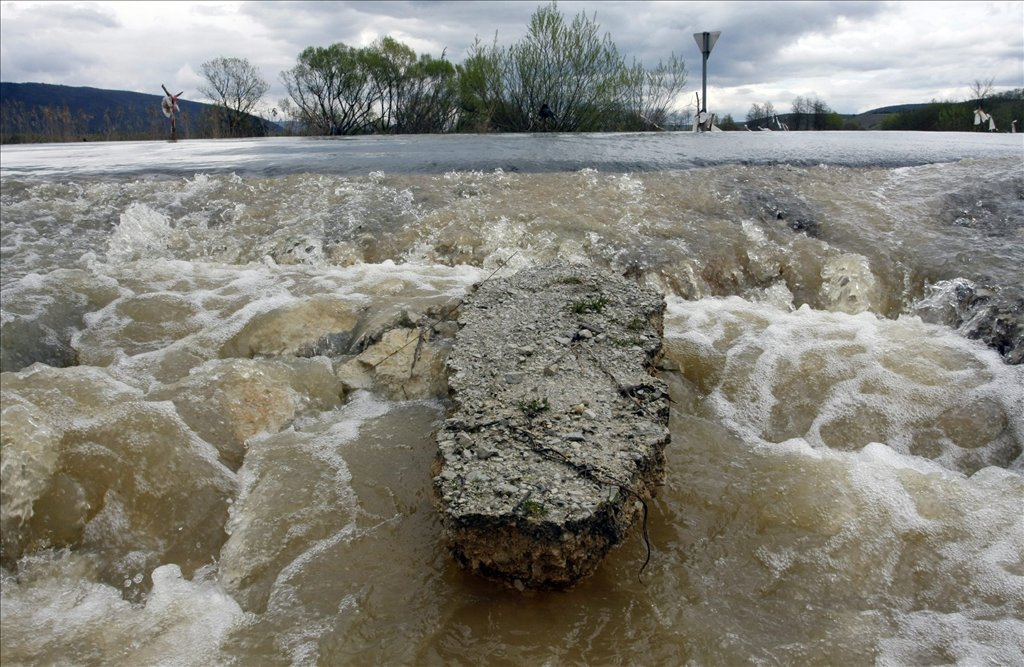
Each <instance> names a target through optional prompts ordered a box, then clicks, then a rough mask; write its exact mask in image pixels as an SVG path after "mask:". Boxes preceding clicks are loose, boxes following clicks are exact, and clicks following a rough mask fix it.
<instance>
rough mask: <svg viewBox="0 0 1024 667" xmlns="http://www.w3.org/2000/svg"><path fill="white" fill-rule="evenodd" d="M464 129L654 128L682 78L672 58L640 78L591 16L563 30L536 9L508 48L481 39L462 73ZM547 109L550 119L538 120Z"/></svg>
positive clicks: (548, 12) (553, 15) (550, 12)
mask: <svg viewBox="0 0 1024 667" xmlns="http://www.w3.org/2000/svg"><path fill="white" fill-rule="evenodd" d="M460 77H461V81H460V91H461V97H462V111H463V113H464V114H465V118H464V121H463V125H462V127H463V128H472V129H476V130H487V129H495V130H498V131H506V132H510V131H511V132H522V131H531V130H540V129H547V130H559V131H595V130H600V129H620V128H622V127H623V126H624V124H633V125H637V126H640V127H644V126H646V127H649V126H650V125H656V124H657V121H656V120H655V119H654V118H652V116H656V117H657V118H660V119H664V118H665V117H667V115H668V105H669V103H670V102H671V101H672V100H674V99H675V97H676V95H678V93H679V92H681V90H682V86H683V85H684V84H685V80H686V70H685V67H684V64H683V61H682V60H681V59H678V58H676V57H675V56H674V55H673V57H672V58H671V59H670V60H669V61H668V62H667V63H659V66H658V67H657V68H655V69H653V70H650V71H649V72H648V71H645V70H644V69H643V67H642V66H641V65H639V64H637V63H634V64H633V65H632V66H627V65H626V64H625V62H624V61H623V59H622V57H621V56H620V55H619V52H618V49H617V48H616V47H615V44H614V42H612V39H611V36H610V35H608V34H605V35H604V36H603V37H602V36H600V35H599V25H598V24H597V22H596V15H595V16H587V15H586V14H585V13H582V14H578V15H577V16H576V17H575V18H574V19H573V20H572V22H571V23H569V22H566V20H565V19H564V18H563V16H562V14H561V13H560V12H559V11H558V8H557V4H556V3H554V2H552V3H551V4H550V5H547V6H544V7H539V8H538V9H537V11H536V12H534V14H533V16H532V17H531V18H530V24H529V26H528V28H527V34H526V36H525V37H524V38H523V39H522V40H521V41H519V42H517V43H515V44H513V45H512V46H510V47H508V48H501V47H499V46H498V43H497V36H495V40H494V43H493V44H492V45H490V46H488V45H484V44H483V43H481V42H480V40H479V39H477V41H476V42H475V43H474V44H473V46H472V47H470V53H469V57H468V58H467V59H466V61H465V63H464V65H463V67H462V69H461V70H460ZM543 105H548V108H549V109H550V111H551V112H552V113H551V114H550V115H547V116H541V115H540V114H539V111H540V109H541V107H542V106H543Z"/></svg>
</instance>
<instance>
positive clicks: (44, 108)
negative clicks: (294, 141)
mask: <svg viewBox="0 0 1024 667" xmlns="http://www.w3.org/2000/svg"><path fill="white" fill-rule="evenodd" d="M172 92H177V91H172ZM163 97H164V96H163V95H158V94H154V95H147V94H145V93H134V92H130V91H126V90H105V89H101V88H89V87H75V86H58V85H52V84H48V83H9V82H0V111H2V114H0V140H2V141H3V142H4V143H12V142H19V141H81V140H114V139H156V138H166V137H167V136H168V134H169V132H170V129H169V122H168V120H167V118H166V117H165V116H164V115H163V112H162V111H161V108H160V102H161V100H162V99H163ZM178 107H179V109H180V110H181V111H180V113H179V114H178V115H177V116H176V117H175V124H176V127H177V133H178V137H179V138H181V139H188V138H199V137H215V136H222V134H223V133H222V132H220V128H219V121H218V118H219V116H218V110H217V107H215V106H214V105H212V104H204V103H202V102H193V101H191V100H186V99H179V100H178ZM249 119H250V121H251V126H250V128H248V129H249V130H251V131H250V132H249V134H250V135H264V134H268V133H275V132H279V131H281V128H280V127H279V126H278V125H276V124H274V123H270V122H269V121H266V120H264V119H262V118H257V117H255V116H250V117H249Z"/></svg>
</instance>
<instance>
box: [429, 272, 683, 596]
mask: <svg viewBox="0 0 1024 667" xmlns="http://www.w3.org/2000/svg"><path fill="white" fill-rule="evenodd" d="M664 308H665V304H664V299H663V298H662V296H661V295H660V294H658V293H656V292H654V291H653V290H650V289H647V288H645V287H641V286H640V285H638V284H636V283H635V282H631V281H628V280H626V279H624V278H621V277H619V276H616V275H614V274H611V273H607V272H603V271H600V270H597V269H594V268H591V267H587V266H582V265H573V264H567V263H559V264H553V265H548V266H542V267H537V268H532V269H527V270H524V271H521V272H519V273H518V274H516V275H514V276H512V277H510V278H506V279H491V280H489V281H486V282H485V283H484V284H483V285H481V286H480V287H479V288H478V289H477V290H476V291H475V292H473V293H472V294H470V295H469V296H468V297H467V298H466V300H465V301H464V303H463V304H462V306H461V309H460V315H459V326H460V330H459V332H458V334H457V336H456V341H455V345H454V347H453V349H452V351H451V353H450V355H449V357H448V362H447V372H448V386H449V392H450V395H451V397H452V399H453V402H454V407H453V409H452V411H451V413H450V415H449V417H448V418H447V420H446V421H445V423H444V425H443V427H442V428H441V429H440V430H439V432H438V434H437V457H436V459H435V464H434V475H435V477H434V488H435V492H436V497H437V502H438V507H439V509H440V513H441V519H442V524H443V526H444V530H445V534H446V537H447V539H448V542H449V545H450V547H451V550H452V553H453V555H454V556H455V558H456V559H457V560H458V561H459V562H460V563H461V564H462V565H464V566H465V567H467V568H469V569H470V570H472V571H474V572H476V573H478V574H481V575H483V576H485V577H488V578H491V579H497V580H500V581H504V582H506V583H509V584H512V585H514V586H516V587H519V588H522V587H527V588H564V587H567V586H571V585H573V584H574V583H576V582H577V581H579V580H580V579H582V578H583V577H585V576H587V575H589V574H590V573H592V572H593V571H594V570H595V569H596V568H597V566H598V565H599V563H600V562H601V560H602V559H603V557H604V556H605V555H606V554H607V552H608V550H609V549H610V548H611V547H612V546H614V545H616V544H618V543H619V542H621V541H622V540H623V539H624V537H625V536H626V535H627V534H628V531H629V529H630V528H631V526H632V525H633V524H634V523H635V522H636V520H637V519H638V518H639V517H640V516H641V515H642V514H643V504H642V502H641V499H642V500H643V501H646V500H649V499H650V498H651V497H652V496H653V495H654V492H655V487H656V486H657V484H659V483H660V481H661V479H662V477H663V466H664V457H663V449H664V447H665V445H666V444H667V443H668V440H669V433H668V414H669V409H668V393H667V390H666V388H665V386H664V384H663V383H662V381H661V380H660V379H658V378H657V377H656V376H655V375H654V372H655V371H654V366H655V364H656V363H657V361H658V358H659V356H660V352H661V334H662V315H663V312H664Z"/></svg>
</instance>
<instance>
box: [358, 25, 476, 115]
mask: <svg viewBox="0 0 1024 667" xmlns="http://www.w3.org/2000/svg"><path fill="white" fill-rule="evenodd" d="M361 56H362V59H363V63H364V65H365V67H366V71H367V74H368V76H369V79H370V88H371V90H372V94H373V97H374V99H375V105H376V113H375V118H374V125H375V129H376V130H378V131H380V132H392V133H398V134H401V133H420V132H443V131H445V130H448V129H450V127H451V125H452V123H453V119H454V116H455V113H456V112H457V110H458V107H457V104H458V100H457V90H458V86H457V80H456V70H455V67H454V65H452V64H451V63H449V62H448V61H447V60H445V58H444V54H442V55H441V58H440V59H434V58H433V57H431V56H429V55H426V54H424V55H421V56H419V58H417V56H416V53H415V52H414V51H413V50H412V49H411V48H409V47H408V46H406V45H405V44H402V43H401V42H399V41H397V40H396V39H394V38H392V37H382V38H381V39H378V40H377V41H375V42H374V43H373V44H371V45H370V46H368V47H366V48H364V49H362V51H361Z"/></svg>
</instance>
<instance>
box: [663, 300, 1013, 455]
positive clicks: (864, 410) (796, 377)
mask: <svg viewBox="0 0 1024 667" xmlns="http://www.w3.org/2000/svg"><path fill="white" fill-rule="evenodd" d="M666 338H668V339H669V348H670V350H672V349H679V350H683V352H675V353H676V354H680V353H681V354H683V358H680V359H677V361H678V362H679V363H680V364H681V366H682V367H683V373H684V375H685V374H686V372H687V368H690V369H692V370H691V372H697V371H696V369H699V368H701V366H702V365H703V366H707V365H708V364H710V365H711V366H712V372H713V373H715V377H717V378H718V379H717V381H716V382H715V384H714V386H713V387H712V388H711V390H710V394H709V396H708V397H707V399H706V402H705V404H706V405H707V406H708V407H709V408H711V409H712V410H713V412H714V413H715V414H716V416H717V417H718V418H719V419H721V421H722V422H723V423H724V424H726V425H727V426H728V427H729V428H730V429H732V430H733V431H734V432H736V433H737V434H739V435H740V436H741V437H742V438H743V439H744V440H746V441H748V442H750V443H777V442H779V441H782V440H787V439H789V438H794V437H798V438H805V439H806V440H807V441H808V442H810V443H811V444H812V445H813V446H815V447H828V446H832V447H837V448H840V449H860V448H862V447H864V446H866V445H868V444H869V443H870V442H871V441H881V442H884V443H885V444H886V445H887V446H888V447H890V448H892V449H893V450H895V451H897V452H899V453H900V454H902V455H906V456H911V455H918V456H927V457H928V458H930V459H933V460H935V461H937V462H939V463H941V464H942V465H943V466H945V467H946V468H948V469H950V470H958V471H962V472H968V473H969V472H973V471H974V470H977V469H979V468H981V467H984V466H985V465H990V464H993V465H1001V466H1003V467H1009V468H1011V469H1015V468H1019V466H1020V460H1021V443H1022V442H1024V414H1022V410H1021V406H1022V405H1024V368H1021V367H1019V366H1009V365H1006V364H1004V363H1003V362H1002V360H1001V359H1000V358H999V356H998V354H996V353H995V352H994V351H992V350H989V349H987V348H985V347H984V346H982V345H981V344H979V343H976V342H974V341H969V340H966V339H964V338H962V337H961V336H959V335H958V334H956V333H955V332H953V331H951V330H949V329H947V328H944V327H940V326H935V325H929V324H926V323H923V322H921V321H920V320H919V319H917V318H901V319H900V320H897V321H892V320H885V319H882V318H879V317H876V316H874V315H871V314H870V313H861V314H858V315H847V314H843V313H835V312H825V311H815V310H812V309H810V308H808V307H806V306H804V307H801V308H799V309H797V310H796V311H792V312H788V311H785V310H779V309H778V308H775V307H773V305H772V304H771V303H768V302H761V303H752V302H749V301H746V300H743V299H740V298H738V297H730V298H726V299H703V300H700V301H696V302H692V301H683V300H681V299H673V298H670V299H669V308H668V313H667V316H666ZM673 340H676V341H680V342H681V343H685V345H683V346H681V347H680V346H679V345H676V346H673V345H672V341H673ZM686 350H689V351H686ZM705 377H706V376H705ZM691 379H695V378H691ZM698 384H700V382H698ZM965 402H966V405H974V406H975V410H974V411H973V412H972V410H970V409H965V408H964V407H963V406H964V405H965ZM972 420H973V421H972ZM972 424H973V426H972Z"/></svg>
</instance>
